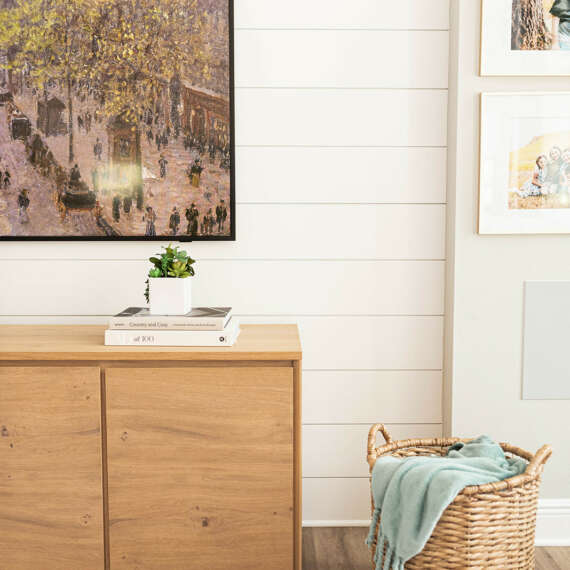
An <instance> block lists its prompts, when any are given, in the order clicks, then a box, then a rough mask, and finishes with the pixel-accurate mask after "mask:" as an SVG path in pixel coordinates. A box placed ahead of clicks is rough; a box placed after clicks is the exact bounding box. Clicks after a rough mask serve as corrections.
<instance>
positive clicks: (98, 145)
mask: <svg viewBox="0 0 570 570" xmlns="http://www.w3.org/2000/svg"><path fill="white" fill-rule="evenodd" d="M93 154H94V155H95V158H96V159H97V160H101V157H102V156H103V143H102V142H101V141H100V140H99V137H97V141H96V142H95V144H94V145H93Z"/></svg>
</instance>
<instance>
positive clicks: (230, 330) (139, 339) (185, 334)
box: [105, 319, 240, 346]
mask: <svg viewBox="0 0 570 570" xmlns="http://www.w3.org/2000/svg"><path fill="white" fill-rule="evenodd" d="M239 333H240V328H239V323H238V322H237V321H236V320H234V319H232V320H231V321H230V322H229V324H228V326H227V327H226V328H225V329H224V330H223V331H178V330H176V331H172V330H111V329H107V330H106V331H105V344H106V345H108V346H232V345H233V344H234V343H235V341H236V340H237V338H238V336H239Z"/></svg>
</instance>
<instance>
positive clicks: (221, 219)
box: [216, 200, 228, 233]
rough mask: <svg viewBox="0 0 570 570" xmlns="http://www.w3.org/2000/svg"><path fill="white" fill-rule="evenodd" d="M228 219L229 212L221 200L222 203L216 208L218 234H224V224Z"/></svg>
mask: <svg viewBox="0 0 570 570" xmlns="http://www.w3.org/2000/svg"><path fill="white" fill-rule="evenodd" d="M227 217H228V210H227V208H226V204H225V202H224V200H220V203H219V204H218V205H217V206H216V222H217V224H218V232H220V233H222V232H223V231H224V223H225V222H226V218H227Z"/></svg>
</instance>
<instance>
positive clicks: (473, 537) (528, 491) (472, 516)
mask: <svg viewBox="0 0 570 570" xmlns="http://www.w3.org/2000/svg"><path fill="white" fill-rule="evenodd" d="M378 432H381V433H382V435H383V436H384V439H385V440H386V443H385V445H382V446H381V447H376V436H377V434H378ZM457 441H468V440H467V439H459V438H447V439H439V438H436V439H406V440H401V441H392V438H391V437H390V435H389V434H388V432H387V431H386V429H385V428H384V426H383V425H382V424H376V425H374V426H372V427H371V428H370V433H369V434H368V464H369V466H370V471H371V472H372V467H373V466H374V463H375V462H376V459H377V458H378V457H381V456H383V455H393V456H395V457H411V456H417V455H435V456H437V455H439V456H443V455H445V454H446V452H447V449H448V447H449V446H450V445H452V444H454V443H455V442H457ZM500 445H501V447H502V448H503V450H504V451H505V453H506V454H507V456H508V457H509V456H510V457H512V456H518V457H522V458H523V459H525V460H526V461H528V462H529V464H528V467H527V469H526V471H525V472H524V473H522V474H521V475H517V476H516V477H511V478H509V479H505V480H504V481H498V482H496V483H488V484H486V485H475V486H472V487H466V488H465V489H464V490H463V491H462V492H461V493H459V495H457V497H456V498H455V500H454V501H453V502H452V503H451V504H450V505H449V506H448V507H447V509H446V510H445V511H444V513H443V515H442V516H441V518H440V519H439V522H438V523H437V525H436V526H435V529H434V531H433V533H432V535H431V537H430V539H429V541H428V542H427V544H426V545H425V547H424V549H423V550H422V551H421V552H420V553H419V554H418V555H417V556H414V558H412V559H411V560H409V561H408V562H407V563H406V565H405V568H406V570H428V569H434V570H435V569H437V570H445V569H449V568H471V569H474V568H478V569H481V570H491V569H495V570H499V569H500V570H511V569H512V570H514V569H517V570H521V569H525V570H533V569H534V532H535V526H536V506H537V500H538V489H539V487H540V476H541V474H542V471H543V468H544V464H545V463H546V461H547V459H548V458H549V457H550V455H551V454H552V449H551V448H550V446H549V445H544V446H543V447H541V448H540V449H539V451H538V452H537V453H536V454H535V455H533V454H532V453H529V452H528V451H524V450H523V449H519V448H518V447H514V446H513V445H509V444H508V443H501V444H500ZM372 508H374V505H372ZM379 526H380V523H378V526H377V527H376V538H375V540H374V544H373V548H372V559H373V560H374V553H375V550H376V541H377V538H378V527H379ZM373 567H374V564H373Z"/></svg>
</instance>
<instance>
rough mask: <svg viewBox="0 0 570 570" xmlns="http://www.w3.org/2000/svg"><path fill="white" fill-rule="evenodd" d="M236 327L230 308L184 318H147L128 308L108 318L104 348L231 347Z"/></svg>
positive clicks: (139, 310) (142, 311) (209, 309)
mask: <svg viewBox="0 0 570 570" xmlns="http://www.w3.org/2000/svg"><path fill="white" fill-rule="evenodd" d="M239 332H240V329H239V323H238V322H237V321H236V320H235V319H232V309H231V307H200V308H196V309H192V310H191V311H190V312H189V313H187V314H186V315H170V316H166V315H151V314H150V312H149V310H148V309H146V308H142V307H129V308H128V309H125V310H124V311H123V312H121V313H119V314H118V315H115V316H114V317H111V320H110V321H109V328H108V329H107V330H106V331H105V344H106V345H114V346H232V345H233V344H234V343H235V341H236V339H237V337H238V336H239Z"/></svg>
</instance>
